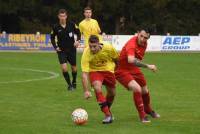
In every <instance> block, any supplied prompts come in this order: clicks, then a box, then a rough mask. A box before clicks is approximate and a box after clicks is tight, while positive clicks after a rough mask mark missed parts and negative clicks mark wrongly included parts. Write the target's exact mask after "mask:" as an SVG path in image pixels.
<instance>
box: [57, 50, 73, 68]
mask: <svg viewBox="0 0 200 134" xmlns="http://www.w3.org/2000/svg"><path fill="white" fill-rule="evenodd" d="M57 54H58V59H59V62H60V64H64V63H68V62H69V64H70V65H72V66H76V51H72V52H64V51H61V52H57Z"/></svg>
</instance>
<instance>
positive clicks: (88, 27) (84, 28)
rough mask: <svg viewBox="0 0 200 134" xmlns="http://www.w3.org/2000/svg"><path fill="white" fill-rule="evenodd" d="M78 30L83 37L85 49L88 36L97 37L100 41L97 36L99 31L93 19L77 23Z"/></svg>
mask: <svg viewBox="0 0 200 134" xmlns="http://www.w3.org/2000/svg"><path fill="white" fill-rule="evenodd" d="M79 30H80V32H81V33H82V34H83V36H84V44H85V47H88V40H89V37H90V35H97V36H98V37H99V40H102V39H101V36H100V35H99V34H100V32H101V29H100V27H99V24H98V22H97V21H96V20H95V19H89V20H86V19H84V20H82V21H81V22H80V23H79Z"/></svg>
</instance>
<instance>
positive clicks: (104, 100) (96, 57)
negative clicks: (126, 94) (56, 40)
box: [84, 35, 119, 124]
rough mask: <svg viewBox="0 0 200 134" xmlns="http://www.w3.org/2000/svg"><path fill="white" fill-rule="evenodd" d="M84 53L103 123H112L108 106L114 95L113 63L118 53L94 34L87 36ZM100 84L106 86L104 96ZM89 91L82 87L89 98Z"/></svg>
mask: <svg viewBox="0 0 200 134" xmlns="http://www.w3.org/2000/svg"><path fill="white" fill-rule="evenodd" d="M85 55H86V56H87V57H88V60H87V63H86V64H89V79H90V83H91V85H92V86H93V88H94V91H95V95H96V99H97V102H98V103H99V106H100V108H101V111H102V112H103V113H104V114H105V119H104V120H103V122H102V123H103V124H108V123H112V121H113V117H112V113H111V110H110V107H111V105H112V103H113V100H114V97H115V85H116V80H115V75H114V69H115V64H116V62H117V60H118V56H119V55H118V53H117V51H116V50H115V48H114V47H113V46H112V45H111V44H108V43H105V42H103V43H100V42H99V38H98V36H96V35H91V36H90V37H89V47H87V48H86V49H85ZM102 85H105V86H106V90H107V94H106V97H105V96H104V95H103V92H102ZM90 94H91V93H90V91H89V90H87V89H84V96H85V98H86V99H87V98H89V97H91V96H90Z"/></svg>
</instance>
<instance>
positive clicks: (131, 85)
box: [128, 84, 142, 92]
mask: <svg viewBox="0 0 200 134" xmlns="http://www.w3.org/2000/svg"><path fill="white" fill-rule="evenodd" d="M128 89H129V91H134V92H142V88H141V87H140V86H138V85H134V84H130V85H129V88H128Z"/></svg>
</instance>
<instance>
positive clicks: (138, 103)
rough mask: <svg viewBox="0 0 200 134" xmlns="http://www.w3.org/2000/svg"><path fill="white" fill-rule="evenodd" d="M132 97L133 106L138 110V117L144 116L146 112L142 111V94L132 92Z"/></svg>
mask: <svg viewBox="0 0 200 134" xmlns="http://www.w3.org/2000/svg"><path fill="white" fill-rule="evenodd" d="M133 99H134V102H135V106H136V108H137V110H138V113H139V116H140V119H141V118H144V117H145V116H146V113H145V112H144V104H143V100H142V94H141V93H140V92H133Z"/></svg>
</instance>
